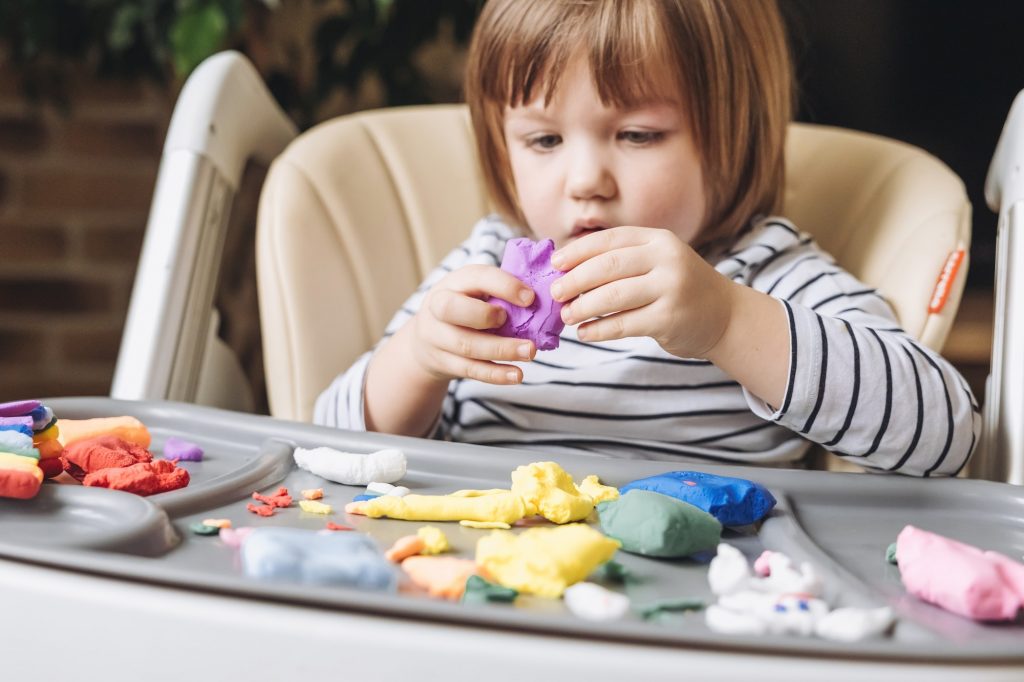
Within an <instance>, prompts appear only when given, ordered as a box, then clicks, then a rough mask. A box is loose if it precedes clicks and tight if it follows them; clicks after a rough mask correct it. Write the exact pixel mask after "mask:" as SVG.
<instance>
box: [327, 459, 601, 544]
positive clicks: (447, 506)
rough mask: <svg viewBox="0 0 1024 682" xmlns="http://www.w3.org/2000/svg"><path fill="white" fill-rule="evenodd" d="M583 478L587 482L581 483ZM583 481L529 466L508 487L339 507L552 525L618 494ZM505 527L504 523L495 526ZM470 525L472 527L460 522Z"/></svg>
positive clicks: (549, 467) (423, 517)
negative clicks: (536, 519) (532, 519)
mask: <svg viewBox="0 0 1024 682" xmlns="http://www.w3.org/2000/svg"><path fill="white" fill-rule="evenodd" d="M589 478H593V481H592V482H590V483H586V481H587V480H589ZM589 478H588V479H585V481H584V482H585V483H586V485H587V486H588V490H589V491H591V492H588V493H584V492H582V491H581V490H580V489H579V488H577V487H576V484H575V483H573V481H572V477H571V476H569V474H568V473H566V471H565V470H564V469H562V467H560V466H558V465H557V464H555V463H554V462H535V463H533V464H529V465H526V466H521V467H519V468H518V469H516V470H515V471H514V472H512V489H511V490H503V489H501V488H492V489H490V490H457V491H455V492H454V493H451V494H448V495H406V496H405V497H393V496H390V495H382V496H380V497H377V498H374V499H372V500H366V501H363V502H350V503H349V504H347V505H345V511H346V512H348V513H349V514H362V515H364V516H369V517H371V518H375V519H376V518H380V517H382V516H386V517H388V518H391V519H402V520H405V521H472V522H475V523H484V524H493V525H485V526H473V527H476V528H480V527H483V528H505V527H508V526H510V525H511V524H513V523H515V522H516V521H519V520H520V519H522V518H525V517H527V516H533V515H535V514H540V515H541V516H543V517H544V518H546V519H548V520H549V521H553V522H555V523H568V522H570V521H580V520H582V519H585V518H587V516H588V515H589V514H590V512H592V511H593V510H594V504H595V502H594V498H593V496H592V493H593V494H598V495H599V496H600V497H601V499H614V497H613V495H614V496H618V491H617V490H615V489H614V488H610V487H608V486H602V485H601V484H600V483H598V482H597V478H596V477H589ZM499 524H505V525H499ZM465 525H472V524H465Z"/></svg>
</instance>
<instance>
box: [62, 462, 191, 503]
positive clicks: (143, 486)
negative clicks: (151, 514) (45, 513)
mask: <svg viewBox="0 0 1024 682" xmlns="http://www.w3.org/2000/svg"><path fill="white" fill-rule="evenodd" d="M188 481H189V475H188V472H187V471H185V470H184V469H179V468H178V467H176V466H174V465H173V464H171V463H170V462H168V461H165V460H158V461H156V462H140V463H138V464H133V465H131V466H129V467H120V468H110V469H100V470H99V471H94V472H93V473H91V474H88V475H87V476H86V477H85V478H84V479H83V480H82V484H83V485H87V486H94V487H98V488H110V489H111V490H124V491H125V492H129V493H135V494H136V495H155V494H156V493H164V492H167V491H168V490H177V489H178V488H184V487H185V486H187V485H188Z"/></svg>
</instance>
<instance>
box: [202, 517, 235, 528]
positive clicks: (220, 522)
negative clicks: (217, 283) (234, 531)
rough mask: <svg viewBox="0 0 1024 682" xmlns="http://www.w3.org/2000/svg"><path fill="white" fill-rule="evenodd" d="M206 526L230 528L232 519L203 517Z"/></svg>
mask: <svg viewBox="0 0 1024 682" xmlns="http://www.w3.org/2000/svg"><path fill="white" fill-rule="evenodd" d="M203 525H204V526H214V527H216V528H230V527H231V519H203Z"/></svg>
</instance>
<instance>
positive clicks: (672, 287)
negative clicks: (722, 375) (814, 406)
mask: <svg viewBox="0 0 1024 682" xmlns="http://www.w3.org/2000/svg"><path fill="white" fill-rule="evenodd" d="M613 252H614V253H613ZM558 259H561V260H558ZM556 260H557V263H556ZM552 262H553V263H555V264H556V267H559V268H560V269H563V270H570V272H567V273H566V275H564V276H563V277H562V278H561V279H559V280H558V281H557V282H556V283H555V284H554V285H553V286H552V295H553V296H554V298H555V299H556V300H559V301H571V302H570V303H568V304H567V305H566V306H565V307H563V308H562V319H563V321H565V323H566V324H576V323H582V324H580V327H579V330H578V332H577V333H578V334H579V337H580V339H581V340H586V341H602V340H607V339H617V338H625V337H629V336H650V337H652V338H653V339H655V340H656V341H657V342H658V343H659V344H660V345H661V347H662V348H664V349H665V350H666V351H667V352H669V353H672V354H673V355H675V356H677V357H681V358H704V359H707V360H711V361H712V362H713V363H714V364H715V365H717V366H718V367H719V368H721V369H722V370H723V371H725V372H726V373H727V374H729V375H730V376H732V377H733V378H734V379H736V380H737V381H738V382H740V384H742V385H743V386H744V387H745V388H746V389H747V390H748V391H750V392H751V393H753V394H754V395H756V396H758V397H760V398H761V399H762V400H764V401H765V402H767V403H769V404H772V405H780V404H782V400H783V398H784V395H785V392H786V386H787V374H788V369H789V325H788V322H787V318H786V312H785V310H784V309H783V307H782V305H781V304H780V303H779V301H778V300H776V299H774V298H772V297H770V296H767V295H765V294H763V293H761V292H758V291H755V290H753V289H751V288H749V287H745V286H743V285H741V284H737V283H735V282H733V281H731V280H729V279H727V278H725V277H723V276H722V275H720V274H719V273H717V272H716V271H715V269H714V268H712V267H711V266H710V265H709V264H708V263H707V262H705V261H704V260H703V259H702V258H701V257H700V256H699V255H698V254H697V253H696V252H695V251H694V250H693V249H691V248H690V247H689V246H687V245H686V244H683V243H682V242H681V241H679V239H678V238H676V237H675V236H674V235H673V234H672V233H671V232H669V231H667V230H657V229H650V228H630V227H621V228H615V229H612V230H605V231H602V232H599V233H597V234H594V235H590V236H588V237H586V238H584V239H580V240H578V241H576V242H574V243H572V244H570V245H569V246H567V247H565V248H563V249H561V250H560V251H559V252H556V254H555V256H553V257H552ZM582 292H586V293H585V295H581V294H582ZM574 298H575V300H573V299H574ZM598 316H600V317H601V319H596V320H594V319H592V318H595V317H598ZM586 320H591V321H589V322H586Z"/></svg>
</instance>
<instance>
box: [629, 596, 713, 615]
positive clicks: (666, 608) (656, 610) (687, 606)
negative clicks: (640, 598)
mask: <svg viewBox="0 0 1024 682" xmlns="http://www.w3.org/2000/svg"><path fill="white" fill-rule="evenodd" d="M704 606H705V604H704V600H702V599H697V598H695V597H684V598H682V599H665V600H663V601H659V602H655V603H654V604H649V605H647V606H642V607H640V608H639V609H637V611H638V612H639V613H640V617H641V618H643V619H644V620H650V619H652V618H656V617H658V616H660V615H661V614H663V613H670V612H677V611H700V610H701V609H703V608H704Z"/></svg>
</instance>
